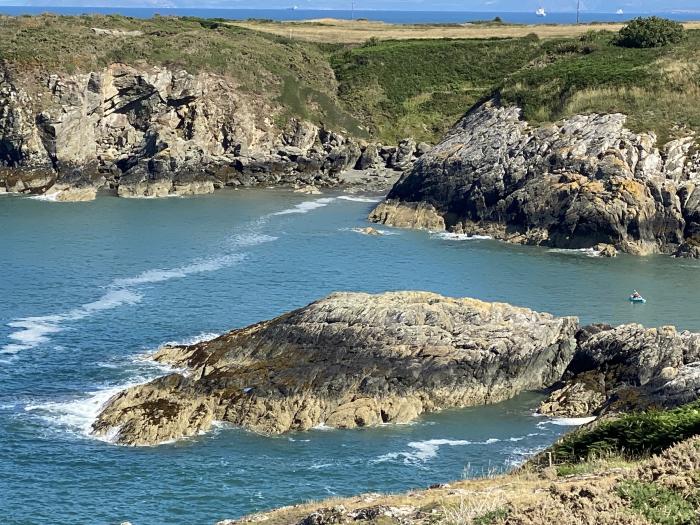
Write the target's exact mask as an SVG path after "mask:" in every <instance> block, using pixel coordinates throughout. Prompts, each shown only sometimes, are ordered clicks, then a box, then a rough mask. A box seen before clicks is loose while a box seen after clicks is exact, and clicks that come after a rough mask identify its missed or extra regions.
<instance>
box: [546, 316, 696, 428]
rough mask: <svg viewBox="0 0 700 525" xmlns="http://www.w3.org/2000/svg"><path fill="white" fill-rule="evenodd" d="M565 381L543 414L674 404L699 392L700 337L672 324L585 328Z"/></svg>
mask: <svg viewBox="0 0 700 525" xmlns="http://www.w3.org/2000/svg"><path fill="white" fill-rule="evenodd" d="M576 338H577V341H578V345H577V349H576V353H575V354H574V358H573V360H572V361H571V364H570V365H569V366H568V367H567V370H566V372H565V373H564V376H563V378H564V382H563V383H562V385H561V387H560V388H557V389H556V390H554V392H552V394H551V395H550V396H549V398H548V399H547V400H546V401H545V402H544V403H543V404H542V406H541V407H540V410H541V411H542V412H543V413H547V414H551V415H564V416H573V415H576V416H577V417H578V416H584V415H597V414H599V413H601V412H610V411H626V410H637V409H645V408H647V407H649V406H666V407H670V406H676V405H678V404H681V403H684V402H687V401H690V400H693V399H697V397H698V394H699V393H700V368H699V365H698V363H699V362H700V334H695V333H691V332H678V331H677V330H676V329H675V328H674V327H672V326H665V327H662V328H644V327H643V326H641V325H638V324H628V325H621V326H618V327H616V328H612V327H609V326H606V325H591V326H588V327H584V328H583V329H581V330H580V331H579V333H578V334H577V336H576Z"/></svg>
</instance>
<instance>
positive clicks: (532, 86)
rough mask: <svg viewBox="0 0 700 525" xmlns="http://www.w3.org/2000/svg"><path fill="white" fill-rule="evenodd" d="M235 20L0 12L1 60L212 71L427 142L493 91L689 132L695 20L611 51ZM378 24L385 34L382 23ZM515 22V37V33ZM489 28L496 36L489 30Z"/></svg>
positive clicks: (697, 90) (596, 40) (317, 111)
mask: <svg viewBox="0 0 700 525" xmlns="http://www.w3.org/2000/svg"><path fill="white" fill-rule="evenodd" d="M244 25H247V27H242V26H241V25H236V24H232V23H229V22H225V21H220V20H201V19H193V18H172V17H155V18H153V19H150V20H141V19H132V18H128V17H122V16H80V17H60V16H49V15H44V16H40V17H17V18H11V17H2V18H0V57H1V58H2V60H4V61H6V62H8V63H11V64H13V65H14V66H15V67H19V68H24V69H27V68H33V69H37V68H40V69H42V70H45V71H46V72H49V73H50V72H68V73H70V72H79V71H89V70H93V69H95V68H100V67H104V66H105V65H107V64H109V63H112V62H124V63H128V64H133V65H138V64H150V65H167V66H172V67H180V68H184V69H187V70H188V71H191V72H196V71H202V70H206V71H212V72H215V73H220V74H224V75H227V76H231V77H233V78H235V79H236V80H237V81H238V83H239V85H240V86H241V89H242V90H245V91H248V92H250V93H252V94H253V95H256V96H261V97H267V98H268V99H270V100H274V101H277V102H278V103H279V104H280V106H283V107H284V108H285V111H284V112H283V113H282V115H283V117H291V116H301V117H304V118H308V119H310V120H315V121H317V122H319V123H320V122H322V123H325V124H327V125H328V126H329V127H332V128H335V129H345V130H347V131H348V132H350V133H352V134H355V135H357V136H368V135H371V136H373V137H374V138H377V139H379V140H382V141H384V142H387V143H389V142H395V141H396V140H397V139H400V138H403V137H406V136H413V137H415V138H417V139H419V140H427V141H431V142H434V141H436V140H438V139H439V138H440V136H441V135H442V134H443V133H444V132H445V131H446V130H447V129H448V128H449V127H450V126H451V125H452V124H454V122H455V121H456V120H457V119H458V118H459V117H460V116H461V115H462V114H463V113H464V112H465V111H466V110H467V109H469V107H470V106H471V105H472V104H474V103H476V102H477V101H479V100H480V99H482V98H483V97H487V96H490V95H494V94H498V95H500V96H501V97H502V99H503V100H504V101H506V102H510V103H515V104H518V105H520V106H522V107H523V108H524V112H525V116H526V118H528V119H529V120H532V121H534V122H538V123H539V122H547V121H553V120H557V119H559V118H562V117H565V116H568V115H571V114H575V113H587V112H617V111H619V112H623V113H626V114H628V115H629V117H630V119H629V124H630V126H631V127H632V128H633V129H635V130H637V131H647V130H654V131H656V132H657V133H658V134H659V135H660V137H661V138H662V140H663V139H666V138H668V137H671V136H673V135H674V134H679V133H685V134H687V129H692V130H696V131H697V130H700V65H699V64H700V63H699V62H698V60H697V57H698V56H700V29H689V30H688V31H687V34H688V38H687V39H686V40H685V41H684V42H682V43H680V44H677V45H673V46H666V47H661V48H656V49H628V48H622V47H618V46H615V45H614V44H613V43H612V42H611V40H612V38H613V36H614V33H612V32H610V31H605V30H601V31H595V32H588V33H585V34H583V35H580V34H577V31H574V32H572V35H573V36H570V37H560V36H554V37H553V36H552V34H551V31H549V32H548V31H544V30H543V31H540V33H541V35H542V36H543V38H540V37H539V36H538V35H537V34H531V35H529V36H520V37H513V36H509V35H512V34H513V30H514V27H513V26H507V25H505V26H503V27H502V28H500V27H499V26H493V27H491V26H489V31H490V32H489V33H488V35H489V36H490V38H469V39H464V38H456V39H455V38H451V39H448V38H440V39H426V38H420V39H416V38H414V39H411V38H406V39H401V40H383V39H382V38H377V39H372V40H369V41H367V42H365V43H363V44H356V43H338V42H337V39H336V40H335V41H334V42H335V43H330V42H329V43H324V42H309V41H306V40H302V39H297V38H295V37H294V31H291V32H290V34H289V35H287V36H285V35H283V34H274V33H271V32H264V31H256V30H254V29H250V28H251V27H252V28H254V27H256V24H254V23H249V24H244ZM285 27H286V26H285ZM382 27H384V26H382ZM460 27H461V26H460ZM544 27H545V29H546V26H544ZM562 27H563V26H562ZM93 28H97V29H98V30H99V29H102V30H104V29H106V30H113V31H117V32H134V31H135V32H137V33H117V34H104V32H103V33H102V34H98V33H96V32H95V31H94V30H93ZM384 29H385V30H386V31H387V34H388V35H394V33H393V32H392V31H394V29H395V28H394V27H393V26H391V25H386V27H385V28H384ZM419 29H420V28H415V27H413V28H412V29H411V31H413V32H412V33H411V32H410V31H409V33H407V34H408V36H411V35H415V34H416V32H417V31H419ZM428 29H430V28H427V29H426V31H427V30H428ZM517 29H518V34H524V31H525V29H526V28H523V27H521V26H517ZM532 29H533V31H535V30H536V28H532ZM373 31H374V32H375V33H376V32H377V31H378V29H376V28H374V27H373ZM499 31H502V33H503V35H504V38H493V37H492V36H493V35H499V34H500V33H499ZM278 33H279V31H278ZM404 33H405V31H404ZM401 34H402V35H403V33H401ZM559 34H560V33H555V35H559ZM290 37H291V38H290ZM544 37H546V38H544ZM402 38H403V37H402ZM331 40H332V39H331ZM679 128H680V129H679ZM684 128H685V129H684Z"/></svg>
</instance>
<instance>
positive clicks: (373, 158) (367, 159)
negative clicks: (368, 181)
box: [355, 144, 385, 170]
mask: <svg viewBox="0 0 700 525" xmlns="http://www.w3.org/2000/svg"><path fill="white" fill-rule="evenodd" d="M383 164H385V162H384V160H383V159H382V158H381V157H380V156H379V152H378V151H377V146H375V145H374V144H369V145H367V146H366V147H365V149H364V150H362V155H360V158H359V159H358V160H357V164H356V165H355V169H358V170H367V169H370V168H374V167H377V166H380V165H383Z"/></svg>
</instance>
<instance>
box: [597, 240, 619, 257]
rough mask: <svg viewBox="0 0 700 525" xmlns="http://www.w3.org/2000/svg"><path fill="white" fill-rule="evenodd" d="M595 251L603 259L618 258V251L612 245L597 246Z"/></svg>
mask: <svg viewBox="0 0 700 525" xmlns="http://www.w3.org/2000/svg"><path fill="white" fill-rule="evenodd" d="M593 250H595V252H596V253H597V254H598V255H600V256H601V257H617V249H616V248H615V247H614V246H613V245H612V244H603V243H601V244H596V245H595V246H594V247H593Z"/></svg>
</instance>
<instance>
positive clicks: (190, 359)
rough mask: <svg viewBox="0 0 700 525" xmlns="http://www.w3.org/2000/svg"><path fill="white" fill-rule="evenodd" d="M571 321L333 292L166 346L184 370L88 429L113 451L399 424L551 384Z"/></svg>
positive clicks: (122, 400) (134, 394)
mask: <svg viewBox="0 0 700 525" xmlns="http://www.w3.org/2000/svg"><path fill="white" fill-rule="evenodd" d="M577 326H578V323H577V320H576V319H575V318H572V317H565V318H556V317H553V316H551V315H549V314H543V313H537V312H534V311H532V310H528V309H526V308H518V307H514V306H510V305H507V304H502V303H485V302H482V301H478V300H474V299H452V298H448V297H443V296H440V295H437V294H433V293H427V292H395V293H385V294H380V295H368V294H362V293H336V294H333V295H331V296H329V297H327V298H325V299H322V300H320V301H317V302H315V303H312V304H310V305H308V306H306V307H304V308H301V309H299V310H296V311H293V312H290V313H288V314H284V315H282V316H280V317H277V318H275V319H272V320H270V321H263V322H261V323H258V324H255V325H251V326H248V327H246V328H243V329H240V330H234V331H232V332H229V333H227V334H225V335H223V336H221V337H218V338H216V339H213V340H211V341H207V342H203V343H198V344H196V345H192V346H184V347H165V348H163V349H161V350H160V351H159V352H158V353H157V354H156V356H155V359H156V360H158V361H160V362H163V363H169V364H173V365H176V366H178V367H186V368H187V369H188V370H189V372H188V373H186V374H179V373H178V374H170V375H168V376H165V377H162V378H159V379H156V380H155V381H152V382H150V383H147V384H145V385H140V386H136V387H133V388H130V389H127V390H125V391H123V392H121V393H119V394H117V395H116V396H115V397H113V398H112V399H111V400H110V401H109V402H108V403H107V405H106V406H105V407H104V409H103V410H102V412H101V413H100V415H99V417H98V418H97V420H96V422H95V423H94V425H93V428H94V432H95V433H97V434H107V433H114V432H116V441H117V442H118V443H122V444H132V445H149V444H155V443H160V442H163V441H168V440H172V439H177V438H181V437H185V436H192V435H195V434H197V433H199V432H202V431H206V430H207V429H208V428H209V427H210V426H211V424H212V422H213V421H214V420H221V421H227V422H230V423H232V424H235V425H238V426H241V427H244V428H248V429H251V430H254V431H256V432H262V433H271V434H276V433H281V432H286V431H289V430H306V429H310V428H312V427H315V426H317V425H321V424H323V425H327V426H330V427H336V428H354V427H363V426H372V425H378V424H381V423H404V422H408V421H411V420H413V419H415V418H416V417H418V416H419V415H420V414H422V413H424V412H430V411H435V410H440V409H443V408H447V407H465V406H474V405H482V404H486V403H495V402H499V401H503V400H505V399H509V398H511V397H513V396H515V395H516V394H518V393H520V392H523V391H526V390H534V389H540V388H542V387H546V386H549V385H551V384H553V383H554V382H555V381H557V380H558V379H559V378H560V377H561V374H562V373H563V371H564V369H565V368H566V367H567V365H568V364H569V362H570V360H571V357H572V356H573V353H574V349H575V344H576V341H575V337H574V336H575V333H576V330H577Z"/></svg>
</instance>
